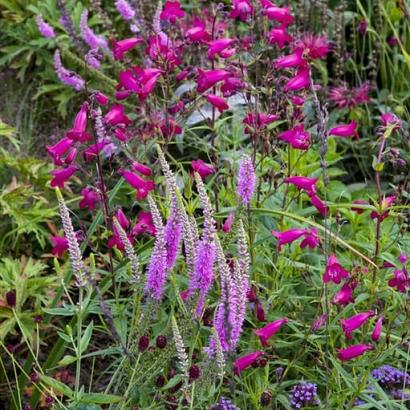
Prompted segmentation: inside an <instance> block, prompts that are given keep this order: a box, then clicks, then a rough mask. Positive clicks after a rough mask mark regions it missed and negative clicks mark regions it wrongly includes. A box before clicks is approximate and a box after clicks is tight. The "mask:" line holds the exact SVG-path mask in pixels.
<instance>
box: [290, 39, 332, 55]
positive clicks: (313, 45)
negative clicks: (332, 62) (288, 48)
mask: <svg viewBox="0 0 410 410" xmlns="http://www.w3.org/2000/svg"><path fill="white" fill-rule="evenodd" d="M295 48H296V50H298V49H299V50H302V51H303V54H304V55H305V56H307V57H308V58H311V59H321V58H324V57H326V55H327V54H328V53H329V51H330V43H329V41H328V40H327V37H326V36H324V35H313V34H310V33H307V34H305V35H304V36H303V37H302V38H300V39H298V40H297V41H296V43H295Z"/></svg>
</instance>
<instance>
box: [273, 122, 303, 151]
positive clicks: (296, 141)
mask: <svg viewBox="0 0 410 410" xmlns="http://www.w3.org/2000/svg"><path fill="white" fill-rule="evenodd" d="M278 138H279V139H281V140H283V141H286V142H288V143H289V144H290V145H291V146H292V147H293V148H295V149H300V150H307V149H308V148H309V146H310V134H309V132H307V131H305V126H304V125H303V124H300V125H297V126H296V127H294V128H293V129H291V130H287V131H283V132H281V133H280V134H279V135H278Z"/></svg>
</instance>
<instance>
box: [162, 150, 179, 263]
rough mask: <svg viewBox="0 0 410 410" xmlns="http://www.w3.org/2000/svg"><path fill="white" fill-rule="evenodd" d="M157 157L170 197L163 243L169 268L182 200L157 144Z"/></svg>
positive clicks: (175, 253)
mask: <svg viewBox="0 0 410 410" xmlns="http://www.w3.org/2000/svg"><path fill="white" fill-rule="evenodd" d="M157 150H158V159H159V162H160V165H161V168H162V172H163V173H164V175H165V180H166V184H167V188H168V191H169V193H170V197H171V206H170V214H169V218H168V220H167V224H166V226H165V232H164V235H165V243H166V247H167V268H168V269H171V268H172V267H173V266H174V264H175V261H176V259H177V257H178V252H179V245H180V242H181V236H182V229H183V223H184V222H183V213H182V210H181V209H182V207H183V205H182V201H181V200H180V196H179V191H178V187H177V181H176V178H175V175H174V174H173V173H172V171H171V169H170V167H169V165H168V163H167V161H166V159H165V156H164V153H163V152H162V151H161V148H160V147H159V146H158V145H157Z"/></svg>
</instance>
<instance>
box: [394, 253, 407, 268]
mask: <svg viewBox="0 0 410 410" xmlns="http://www.w3.org/2000/svg"><path fill="white" fill-rule="evenodd" d="M397 260H398V261H399V262H400V263H401V264H402V265H406V263H407V262H408V260H409V257H408V256H407V255H406V254H405V253H401V254H400V255H399V257H398V258H397Z"/></svg>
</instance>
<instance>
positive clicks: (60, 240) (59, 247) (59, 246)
mask: <svg viewBox="0 0 410 410" xmlns="http://www.w3.org/2000/svg"><path fill="white" fill-rule="evenodd" d="M49 239H50V242H51V244H52V246H53V248H52V249H51V253H52V254H53V255H55V256H57V257H58V258H61V257H62V256H63V255H64V253H65V252H66V251H67V250H68V242H67V239H66V237H65V236H59V235H52V236H50V237H49Z"/></svg>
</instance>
